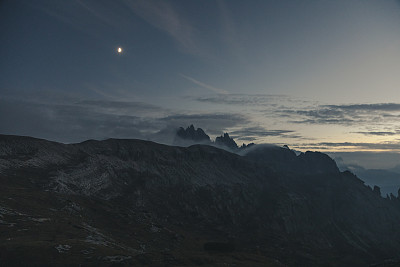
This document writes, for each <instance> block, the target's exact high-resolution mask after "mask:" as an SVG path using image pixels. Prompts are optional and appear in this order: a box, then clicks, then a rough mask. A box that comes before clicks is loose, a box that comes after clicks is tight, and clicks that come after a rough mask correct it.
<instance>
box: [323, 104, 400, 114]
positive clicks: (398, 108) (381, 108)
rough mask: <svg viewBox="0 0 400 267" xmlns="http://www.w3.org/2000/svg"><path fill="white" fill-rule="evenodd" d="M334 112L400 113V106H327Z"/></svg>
mask: <svg viewBox="0 0 400 267" xmlns="http://www.w3.org/2000/svg"><path fill="white" fill-rule="evenodd" d="M325 107H329V108H331V109H334V110H347V111H355V112H357V111H400V104H396V103H376V104H352V105H325Z"/></svg>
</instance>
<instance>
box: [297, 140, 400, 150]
mask: <svg viewBox="0 0 400 267" xmlns="http://www.w3.org/2000/svg"><path fill="white" fill-rule="evenodd" d="M295 147H296V148H297V149H319V150H329V149H337V148H344V149H349V148H350V149H366V150H388V151H394V150H400V142H381V143H366V142H360V143H357V142H320V143H303V144H297V145H296V146H295Z"/></svg>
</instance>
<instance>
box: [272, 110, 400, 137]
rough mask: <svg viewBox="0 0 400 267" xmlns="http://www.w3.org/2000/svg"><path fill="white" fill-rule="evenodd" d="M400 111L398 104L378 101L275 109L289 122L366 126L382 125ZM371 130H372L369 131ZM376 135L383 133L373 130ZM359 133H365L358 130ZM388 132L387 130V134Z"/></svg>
mask: <svg viewBox="0 0 400 267" xmlns="http://www.w3.org/2000/svg"><path fill="white" fill-rule="evenodd" d="M398 112H400V104H394V103H378V104H353V105H316V106H311V107H306V108H303V109H296V107H291V108H288V109H281V110H276V113H277V114H278V116H280V117H282V118H283V117H286V118H288V120H289V122H290V123H296V124H321V125H322V124H336V125H342V126H352V127H354V126H364V127H365V126H368V125H369V124H371V123H373V124H374V125H376V126H378V125H384V124H388V123H390V122H394V121H395V120H396V119H397V118H398V117H399V114H397V113H398ZM369 132H371V135H372V134H373V133H372V132H374V131H369ZM375 132H376V135H379V134H380V133H379V132H381V134H382V135H383V133H384V132H383V131H375ZM359 133H362V134H364V133H366V131H360V132H359ZM389 134H390V133H389V132H387V135H389Z"/></svg>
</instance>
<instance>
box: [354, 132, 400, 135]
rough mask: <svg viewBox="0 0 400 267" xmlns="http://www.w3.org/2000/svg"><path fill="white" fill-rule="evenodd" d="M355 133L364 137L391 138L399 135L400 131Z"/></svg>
mask: <svg viewBox="0 0 400 267" xmlns="http://www.w3.org/2000/svg"><path fill="white" fill-rule="evenodd" d="M354 133H359V134H364V135H376V136H391V135H397V134H400V131H395V132H376V131H375V132H374V131H371V132H368V131H366V132H354Z"/></svg>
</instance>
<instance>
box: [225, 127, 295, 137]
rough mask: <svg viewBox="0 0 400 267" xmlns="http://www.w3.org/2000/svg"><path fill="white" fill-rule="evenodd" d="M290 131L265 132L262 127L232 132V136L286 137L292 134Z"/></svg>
mask: <svg viewBox="0 0 400 267" xmlns="http://www.w3.org/2000/svg"><path fill="white" fill-rule="evenodd" d="M293 132H294V131H291V130H266V129H264V128H262V127H248V128H242V129H240V130H237V131H232V132H231V134H232V135H237V136H246V137H266V136H287V134H288V133H293Z"/></svg>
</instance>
